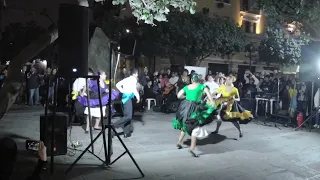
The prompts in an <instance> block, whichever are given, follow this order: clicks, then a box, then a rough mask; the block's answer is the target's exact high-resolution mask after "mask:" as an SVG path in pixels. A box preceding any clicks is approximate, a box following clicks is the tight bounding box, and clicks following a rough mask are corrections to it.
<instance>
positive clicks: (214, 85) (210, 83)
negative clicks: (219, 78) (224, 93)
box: [204, 74, 219, 94]
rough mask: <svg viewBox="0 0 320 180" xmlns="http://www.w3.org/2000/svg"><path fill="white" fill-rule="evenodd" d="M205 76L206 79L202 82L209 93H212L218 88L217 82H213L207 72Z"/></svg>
mask: <svg viewBox="0 0 320 180" xmlns="http://www.w3.org/2000/svg"><path fill="white" fill-rule="evenodd" d="M207 77H208V81H207V82H205V83H204V84H205V85H206V86H207V87H208V88H209V90H210V94H213V93H214V92H216V89H217V88H219V84H217V83H216V82H214V79H213V76H212V75H210V74H208V76H207Z"/></svg>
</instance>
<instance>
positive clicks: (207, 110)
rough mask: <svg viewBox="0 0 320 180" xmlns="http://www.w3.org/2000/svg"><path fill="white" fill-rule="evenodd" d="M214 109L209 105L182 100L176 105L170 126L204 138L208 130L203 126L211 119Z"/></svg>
mask: <svg viewBox="0 0 320 180" xmlns="http://www.w3.org/2000/svg"><path fill="white" fill-rule="evenodd" d="M215 110H216V107H212V106H211V105H207V104H199V103H195V102H192V101H188V100H184V101H182V102H181V103H180V105H179V107H178V110H177V112H176V118H175V119H174V120H173V122H172V126H173V128H174V129H178V130H182V131H184V132H185V133H186V134H188V135H191V136H196V137H198V138H204V137H206V136H207V135H208V132H207V131H206V130H205V129H204V128H203V126H205V125H207V124H210V123H211V122H212V121H213V116H214V115H215Z"/></svg>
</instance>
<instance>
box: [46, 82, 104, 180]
mask: <svg viewBox="0 0 320 180" xmlns="http://www.w3.org/2000/svg"><path fill="white" fill-rule="evenodd" d="M59 78H61V77H59V76H56V77H55V86H54V97H53V98H54V101H53V110H52V117H51V119H52V121H51V147H50V153H51V161H50V173H51V174H53V173H54V156H55V154H54V153H55V123H56V122H55V118H56V112H57V101H58V88H59ZM84 78H86V82H87V79H88V78H93V79H97V82H98V89H99V91H100V84H99V76H86V77H84ZM66 80H67V82H68V89H69V95H70V94H71V92H70V89H71V88H70V87H71V81H72V78H71V77H70V78H68V79H66ZM87 86H88V84H87ZM46 89H47V94H46V98H45V127H47V125H48V108H49V99H48V95H49V79H47V83H46ZM88 92H89V91H88V88H87V94H89V93H88ZM70 99H71V98H69V102H68V105H69V108H71V106H70ZM99 99H100V100H101V94H100V92H99ZM88 102H89V101H88ZM88 106H89V107H88V111H89V121H90V122H89V123H90V134H91V144H93V143H94V141H93V140H92V125H91V113H90V105H88ZM100 109H101V110H102V106H101V102H100ZM71 116H72V115H71V109H69V121H70V120H71ZM102 116H103V115H102ZM101 124H102V125H103V121H101ZM102 127H104V126H102ZM96 139H97V138H96ZM47 142H48V139H47V136H45V145H47ZM103 143H104V147H105V152H106V150H107V148H106V144H105V143H106V140H105V135H104V140H103ZM90 147H91V146H90ZM88 149H89V148H88ZM87 151H88V150H87ZM93 151H94V149H93V146H92V151H89V152H90V153H91V154H93V155H94V156H95V157H97V158H98V159H99V160H101V159H100V158H99V157H98V156H96V155H95V154H94V153H93ZM79 159H80V158H79ZM106 159H107V156H106ZM101 161H102V160H101Z"/></svg>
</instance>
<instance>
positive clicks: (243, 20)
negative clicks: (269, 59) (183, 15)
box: [196, 0, 266, 72]
mask: <svg viewBox="0 0 320 180" xmlns="http://www.w3.org/2000/svg"><path fill="white" fill-rule="evenodd" d="M253 1H254V0H210V1H208V0H197V6H196V10H197V11H198V12H203V13H207V14H208V15H209V16H213V15H218V16H224V17H229V18H231V19H232V20H233V21H234V22H235V23H236V24H237V25H238V26H239V27H241V28H242V29H243V31H244V32H245V36H246V37H245V38H246V42H247V44H251V45H252V46H253V51H252V53H251V54H250V53H248V52H240V53H236V54H235V55H234V56H232V57H229V58H227V59H226V58H225V59H222V58H221V57H217V56H210V57H208V58H207V59H205V60H204V61H203V62H202V63H201V66H204V67H205V66H206V67H208V68H209V69H211V70H213V71H216V69H219V68H220V69H223V70H224V71H229V72H230V71H232V72H242V71H244V70H245V69H248V68H249V66H250V55H251V69H252V70H253V71H257V72H261V71H262V70H263V69H264V67H265V66H266V64H265V63H262V62H259V60H258V59H259V57H258V52H257V47H258V46H259V43H260V41H261V40H262V39H263V36H264V31H265V25H266V18H265V16H264V15H263V12H262V11H256V10H254V9H253ZM217 66H218V67H217Z"/></svg>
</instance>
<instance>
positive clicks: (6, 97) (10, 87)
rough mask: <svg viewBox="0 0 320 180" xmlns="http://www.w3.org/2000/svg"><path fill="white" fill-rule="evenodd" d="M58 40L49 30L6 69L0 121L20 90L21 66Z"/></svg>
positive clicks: (84, 1)
mask: <svg viewBox="0 0 320 180" xmlns="http://www.w3.org/2000/svg"><path fill="white" fill-rule="evenodd" d="M66 3H69V4H78V5H79V6H85V7H88V6H89V4H88V1H87V0H72V2H71V1H70V0H68V2H66ZM57 38H58V28H56V27H53V28H50V29H49V31H48V32H47V33H46V34H43V35H41V36H40V37H39V38H38V39H37V40H35V41H33V42H32V43H30V44H29V45H28V46H27V47H25V48H24V49H23V50H22V51H21V52H20V53H19V54H18V55H17V56H16V57H14V58H13V59H12V60H11V62H10V65H9V67H8V76H7V78H6V80H5V81H4V85H3V87H2V88H1V91H0V99H1V102H0V119H2V117H3V116H4V114H5V113H6V112H7V111H8V110H9V108H10V107H11V106H12V104H13V103H14V102H15V100H16V98H17V97H18V95H19V92H20V89H21V88H22V83H21V82H22V77H21V75H20V73H21V68H22V66H23V65H24V64H25V63H26V62H28V61H29V60H31V59H32V58H33V57H35V56H36V55H38V54H39V53H40V52H41V51H42V50H43V49H44V48H46V47H47V46H48V45H50V44H51V43H53V42H54V41H55V40H56V39H57Z"/></svg>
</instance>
